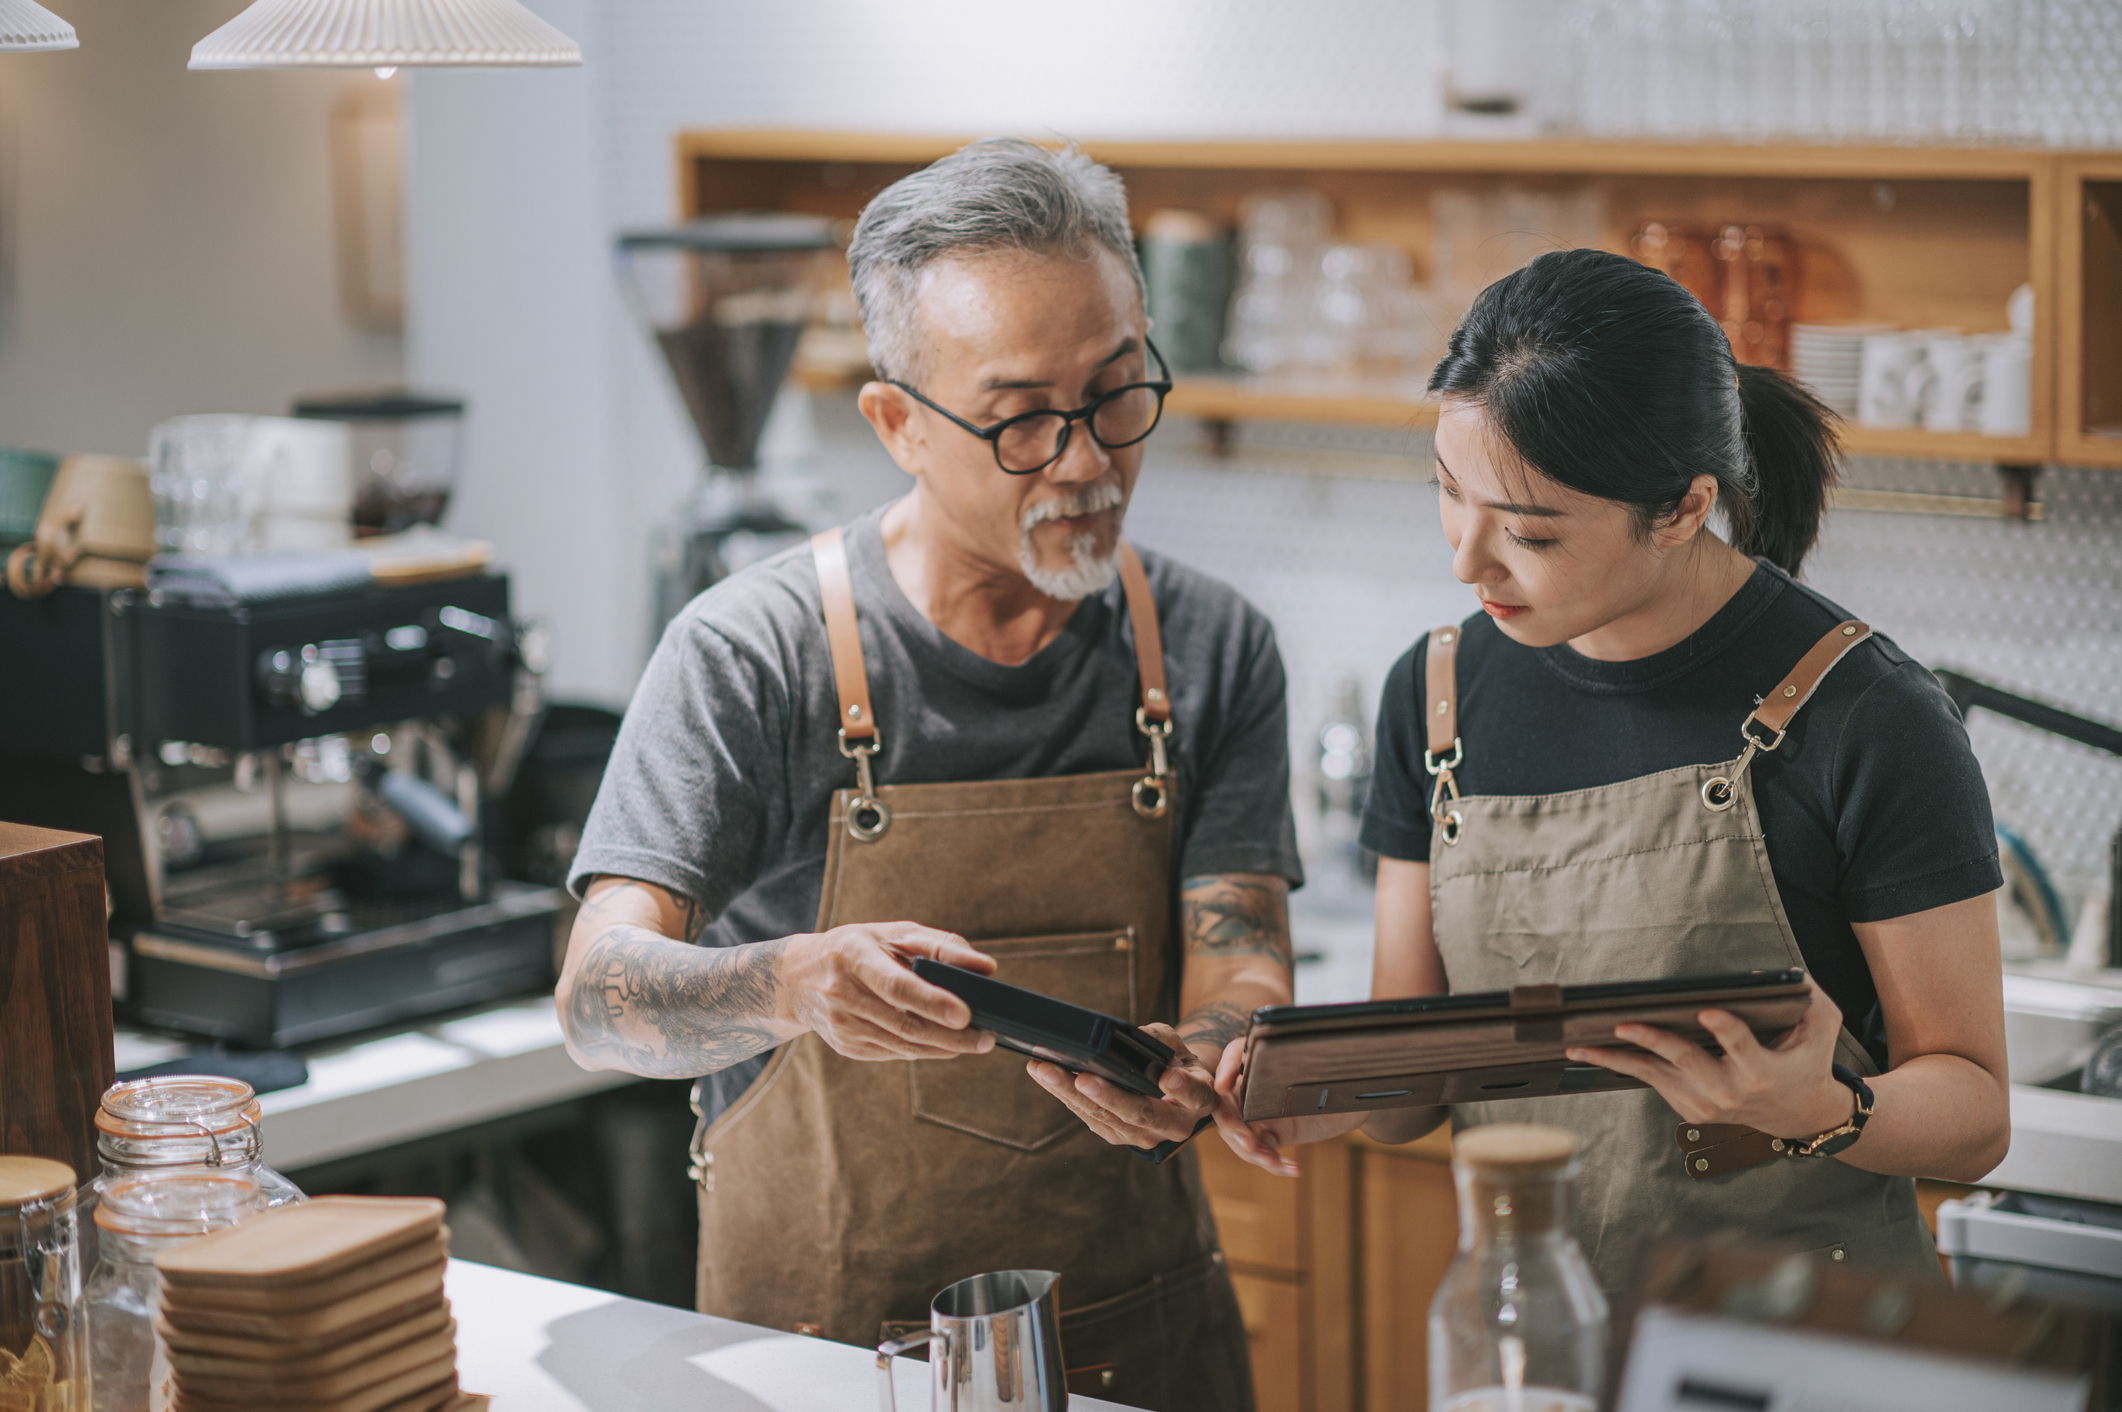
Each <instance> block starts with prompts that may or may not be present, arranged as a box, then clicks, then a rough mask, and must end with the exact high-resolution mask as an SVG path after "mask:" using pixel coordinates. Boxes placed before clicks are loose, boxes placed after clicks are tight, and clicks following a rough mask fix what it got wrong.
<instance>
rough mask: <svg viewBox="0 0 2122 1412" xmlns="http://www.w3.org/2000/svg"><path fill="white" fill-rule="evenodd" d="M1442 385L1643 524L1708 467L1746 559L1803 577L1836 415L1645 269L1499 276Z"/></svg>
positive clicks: (1529, 269) (1615, 266) (1829, 481)
mask: <svg viewBox="0 0 2122 1412" xmlns="http://www.w3.org/2000/svg"><path fill="white" fill-rule="evenodd" d="M1429 390H1430V391H1431V392H1434V393H1439V394H1441V395H1443V396H1446V397H1472V398H1477V399H1479V400H1480V401H1481V402H1482V404H1483V406H1484V408H1485V409H1486V411H1487V413H1488V418H1489V421H1490V424H1491V425H1493V426H1494V427H1495V428H1496V429H1497V430H1498V431H1500V432H1501V433H1502V434H1503V435H1504V437H1505V438H1506V439H1508V440H1509V442H1510V444H1511V445H1512V447H1514V448H1515V449H1516V450H1517V452H1518V454H1519V456H1521V457H1522V458H1523V459H1524V460H1525V463H1526V464H1527V465H1529V466H1531V467H1532V468H1533V469H1534V470H1536V471H1539V472H1540V473H1541V474H1542V475H1545V476H1547V477H1548V478H1550V479H1552V480H1556V481H1559V482H1561V483H1562V484H1563V485H1566V486H1569V487H1570V488H1572V489H1574V490H1580V491H1583V492H1584V493H1585V494H1587V495H1596V496H1598V497H1600V498H1601V499H1604V500H1615V501H1619V502H1620V503H1622V504H1624V505H1627V506H1629V507H1631V508H1632V509H1633V510H1634V511H1635V512H1636V517H1637V522H1638V524H1639V525H1641V526H1642V527H1643V528H1644V529H1645V530H1648V529H1649V528H1650V527H1651V526H1653V525H1655V524H1657V523H1659V522H1660V521H1662V520H1664V519H1665V518H1667V517H1668V516H1670V515H1671V514H1672V513H1673V512H1674V511H1675V510H1676V509H1678V508H1679V504H1680V501H1681V499H1682V498H1683V497H1684V496H1685V495H1686V494H1687V492H1688V488H1689V487H1690V486H1691V485H1692V484H1693V482H1694V478H1695V477H1696V476H1698V475H1704V474H1707V475H1711V476H1715V477H1716V478H1717V483H1718V487H1719V495H1718V503H1719V504H1721V505H1722V506H1723V508H1724V513H1725V518H1726V521H1727V523H1728V524H1729V525H1730V528H1731V536H1732V544H1733V546H1734V547H1735V548H1737V549H1739V550H1740V551H1741V552H1743V553H1747V554H1758V555H1760V556H1762V557H1763V558H1765V559H1767V560H1768V561H1769V562H1771V563H1773V564H1775V565H1776V566H1777V567H1779V568H1781V569H1783V570H1785V571H1786V572H1789V573H1793V574H1794V573H1796V572H1797V571H1798V565H1799V564H1800V563H1801V562H1802V561H1803V560H1804V558H1805V555H1806V551H1808V550H1810V549H1811V548H1812V546H1813V541H1814V540H1815V539H1817V538H1818V537H1819V533H1820V517H1821V515H1822V513H1823V512H1824V511H1825V510H1826V508H1827V492H1828V490H1829V489H1830V488H1831V487H1832V486H1833V485H1834V482H1835V474H1836V467H1835V431H1834V420H1835V419H1834V414H1833V413H1832V412H1830V411H1829V410H1828V409H1827V408H1826V407H1825V406H1823V405H1822V404H1821V403H1820V401H1819V399H1817V398H1815V397H1814V396H1813V395H1812V394H1811V393H1809V392H1807V391H1806V390H1805V389H1804V388H1802V387H1800V386H1798V384H1796V383H1794V382H1792V381H1791V380H1790V379H1788V378H1786V377H1784V376H1782V375H1781V374H1780V373H1777V372H1775V371H1774V370H1772V369H1769V368H1756V367H1744V366H1740V365H1739V364H1737V363H1736V362H1735V361H1734V360H1733V358H1732V353H1731V343H1730V341H1729V340H1728V339H1726V337H1725V336H1724V330H1723V328H1722V327H1720V326H1719V325H1718V323H1717V321H1716V319H1715V318H1714V317H1712V316H1711V314H1710V312H1709V311H1708V310H1707V309H1705V308H1703V307H1702V304H1701V302H1700V301H1699V300H1697V299H1696V298H1695V297H1694V296H1693V295H1692V294H1689V293H1688V292H1687V291H1686V290H1685V289H1683V288H1681V287H1680V286H1679V285H1678V284H1676V283H1674V282H1673V281H1672V280H1671V279H1670V278H1668V277H1667V276H1666V275H1663V274H1661V273H1659V272H1658V271H1656V270H1653V269H1651V268H1649V267H1648V266H1645V265H1639V264H1637V263H1636V262H1635V261H1634V260H1630V259H1627V258H1625V257H1623V256H1620V255H1609V254H1607V253H1605V252H1604V251H1599V250H1561V251H1555V252H1552V253H1549V254H1546V255H1542V256H1540V257H1539V258H1538V259H1536V260H1534V261H1533V262H1532V263H1531V264H1529V265H1527V266H1526V267H1525V268H1524V269H1522V270H1519V271H1518V272H1517V273H1516V274H1512V275H1506V276H1505V277H1504V278H1502V279H1500V280H1497V281H1496V282H1495V283H1494V284H1492V285H1490V286H1489V287H1488V288H1487V289H1484V290H1483V291H1481V296H1480V297H1479V298H1478V299H1476V300H1475V301H1474V305H1473V307H1472V308H1471V309H1469V310H1468V311H1467V314H1466V317H1465V318H1464V319H1462V320H1461V321H1460V323H1459V327H1458V328H1456V329H1454V330H1453V331H1452V336H1451V343H1450V344H1449V346H1448V347H1447V349H1446V351H1445V354H1444V357H1443V359H1442V360H1441V361H1440V362H1439V363H1438V364H1437V367H1436V370H1435V371H1434V372H1433V373H1431V374H1430V379H1429Z"/></svg>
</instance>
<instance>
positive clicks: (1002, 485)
mask: <svg viewBox="0 0 2122 1412" xmlns="http://www.w3.org/2000/svg"><path fill="white" fill-rule="evenodd" d="M916 300H917V309H918V312H919V316H920V322H919V326H918V336H919V337H920V339H921V341H922V363H921V366H920V368H919V370H918V372H917V375H916V378H915V379H909V381H910V382H912V383H913V385H914V386H916V387H918V388H920V390H921V392H922V394H923V395H924V396H926V397H928V398H930V399H931V400H932V401H934V402H936V403H937V404H938V405H939V406H943V407H947V408H949V409H950V410H951V411H952V412H954V413H956V414H957V415H958V416H960V417H963V418H964V419H965V420H967V421H969V422H971V423H973V424H974V425H975V426H981V427H988V426H993V425H994V424H995V423H997V422H999V421H1002V420H1004V419H1005V418H1009V417H1014V416H1017V415H1019V414H1020V413H1024V412H1033V411H1062V412H1069V411H1074V410H1075V409H1076V408H1078V407H1081V406H1083V405H1084V404H1085V403H1087V402H1089V401H1091V400H1092V399H1093V398H1095V397H1097V396H1099V395H1100V394H1102V393H1106V392H1110V391H1112V390H1113V389H1114V388H1118V387H1124V386H1126V385H1127V384H1129V383H1137V382H1146V381H1148V380H1149V378H1150V376H1151V374H1150V372H1149V371H1148V363H1147V359H1148V353H1147V351H1146V349H1145V346H1144V340H1145V338H1146V336H1147V332H1148V323H1147V319H1146V318H1145V316H1144V313H1143V308H1142V300H1141V296H1140V295H1138V294H1137V293H1136V291H1135V283H1134V280H1133V278H1132V277H1131V276H1130V275H1129V274H1128V272H1127V270H1126V268H1125V267H1124V266H1123V265H1122V264H1121V262H1120V260H1119V258H1118V257H1117V256H1115V255H1113V254H1112V253H1111V252H1110V251H1107V250H1105V249H1103V248H1100V249H1099V250H1098V251H1097V253H1096V254H1095V255H1094V256H1092V257H1090V258H1086V259H1073V258H1069V257H1067V256H1059V255H1030V254H1019V253H1014V252H1011V253H1003V254H991V255H976V256H968V257H962V258H952V259H944V260H939V261H937V262H936V263H934V264H932V265H930V266H928V268H927V269H925V270H923V271H922V273H921V276H920V279H919V283H918V284H917V286H916ZM884 391H885V392H886V393H887V394H888V395H891V396H895V397H901V398H903V406H904V408H905V409H907V410H906V412H905V416H904V420H903V423H901V424H900V425H899V428H898V431H897V434H896V435H894V434H893V432H892V431H891V430H889V429H888V428H887V427H886V425H885V424H884V423H882V422H880V424H879V430H880V431H883V432H884V433H885V441H886V444H887V445H888V446H890V447H891V449H892V452H893V455H894V456H895V458H896V459H897V460H898V461H899V464H900V465H901V466H902V467H904V468H905V469H906V470H907V471H908V472H910V473H911V474H913V475H915V476H917V477H918V478H919V479H920V481H921V483H922V486H923V489H924V490H925V492H926V493H927V495H928V497H929V499H930V501H931V503H932V505H933V507H934V508H935V509H936V510H937V511H939V512H940V513H941V515H942V516H943V518H944V519H945V520H946V521H947V522H948V523H949V525H950V528H951V530H952V531H953V537H954V538H956V539H958V540H959V542H960V544H961V545H962V546H963V547H964V548H965V549H967V550H969V551H970V552H971V553H972V554H974V555H975V556H977V557H978V558H979V559H980V560H981V561H982V562H984V563H986V564H988V565H991V566H993V567H995V568H1003V569H1013V570H1016V571H1017V572H1020V573H1022V574H1023V575H1024V576H1025V577H1026V578H1027V579H1029V580H1030V581H1031V582H1032V584H1033V586H1034V587H1036V588H1038V589H1039V590H1040V591H1041V592H1043V593H1045V594H1047V595H1048V596H1049V597H1053V598H1060V599H1079V598H1084V597H1088V596H1089V595H1090V594H1092V593H1096V592H1098V591H1100V590H1102V589H1103V588H1104V587H1105V585H1106V584H1108V583H1110V582H1111V581H1112V576H1113V572H1114V570H1113V555H1114V552H1115V550H1116V549H1117V547H1118V545H1119V541H1120V521H1121V519H1122V517H1123V516H1124V515H1125V514H1126V511H1127V502H1128V498H1129V497H1130V496H1131V495H1132V494H1133V493H1134V488H1135V477H1136V476H1137V475H1138V474H1139V473H1140V472H1141V469H1142V443H1139V442H1138V443H1136V444H1135V445H1133V446H1128V447H1123V448H1121V449H1119V450H1108V449H1106V448H1105V447H1103V446H1100V445H1099V444H1098V443H1097V441H1096V439H1095V438H1093V437H1092V436H1091V435H1090V430H1089V428H1088V426H1087V425H1086V424H1085V423H1083V422H1080V421H1079V422H1076V423H1073V424H1072V426H1071V429H1070V435H1069V439H1068V450H1067V451H1066V453H1065V454H1063V455H1062V457H1061V459H1060V460H1058V461H1056V462H1054V463H1053V464H1052V465H1050V466H1048V467H1047V468H1046V469H1045V470H1043V471H1037V472H1034V473H1032V474H1030V475H1009V474H1006V473H1005V472H1004V471H1003V470H1002V468H1001V467H1000V466H998V465H997V464H996V463H995V452H994V448H993V445H992V444H991V443H990V442H987V441H983V440H981V439H980V438H979V437H976V436H974V435H972V434H971V433H970V432H968V431H966V430H965V429H964V428H963V427H959V426H955V425H953V424H952V423H951V422H950V421H949V420H948V419H947V418H945V417H941V416H938V415H937V414H936V413H935V412H934V411H932V410H930V409H929V408H927V407H924V406H922V405H921V404H920V403H918V402H915V401H914V400H913V399H912V398H910V397H904V395H903V394H901V393H899V392H898V391H897V390H896V389H884ZM886 420H887V421H889V420H893V419H890V418H887V419H886Z"/></svg>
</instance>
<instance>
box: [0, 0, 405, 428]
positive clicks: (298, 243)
mask: <svg viewBox="0 0 2122 1412" xmlns="http://www.w3.org/2000/svg"><path fill="white" fill-rule="evenodd" d="M59 8H60V9H61V10H63V11H64V12H65V15H66V18H67V19H68V20H69V21H70V22H71V23H72V24H73V26H74V28H75V30H76V31H77V32H78V33H79V34H80V36H81V47H80V48H79V49H75V50H68V51H63V52H59V53H44V54H0V144H11V145H12V147H13V149H14V162H13V168H14V172H13V181H12V183H11V184H10V185H11V188H12V189H9V186H0V205H5V206H6V207H7V208H8V210H7V212H6V215H5V217H0V218H4V219H6V220H7V221H8V222H9V226H10V233H11V235H12V245H13V269H12V281H11V283H12V294H11V296H9V297H6V298H5V299H4V300H0V442H5V443H14V444H20V445H29V446H37V447H43V448H46V449H50V450H58V451H71V450H82V451H90V450H92V451H105V452H117V453H123V454H128V455H135V456H138V455H143V454H145V452H146V450H147V434H148V429H149V428H150V427H152V426H153V425H154V424H155V423H156V422H158V421H160V420H162V419H163V418H165V417H170V416H175V415H178V414H180V413H185V412H209V411H214V412H219V411H230V412H284V411H286V410H287V404H288V401H289V400H290V398H292V397H294V396H295V395H297V394H299V393H305V392H313V391H318V390H324V389H336V388H343V387H348V386H353V385H362V384H374V383H380V382H387V381H394V380H396V379H397V378H399V377H400V376H402V356H403V355H402V347H401V341H400V340H399V338H398V337H397V336H396V335H394V334H377V333H371V332H364V331H362V330H359V329H356V328H354V327H352V326H351V325H349V324H348V323H347V322H346V321H345V320H344V319H343V318H342V317H341V316H340V314H339V310H338V303H337V300H338V294H337V286H336V283H335V276H334V273H333V263H332V225H331V220H332V213H331V190H330V165H329V149H328V131H329V127H328V124H329V117H330V112H331V108H332V105H333V102H334V100H335V99H336V97H337V95H338V94H339V92H340V91H341V89H342V88H344V87H345V86H346V85H347V84H350V83H359V82H367V83H374V82H375V81H376V80H375V79H374V78H373V77H372V76H369V75H367V74H365V73H364V74H362V75H361V76H359V77H356V76H354V75H350V74H346V73H191V72H188V71H187V70H186V69H185V61H186V60H187V58H189V56H190V53H191V46H192V44H193V43H194V42H196V41H197V40H198V39H200V38H202V37H203V36H204V35H206V34H207V33H208V31H210V30H212V29H214V28H215V27H216V26H218V25H220V24H222V23H224V22H225V21H226V20H227V19H228V18H229V17H230V16H231V15H233V14H234V13H235V12H236V11H237V10H238V9H239V8H240V5H239V4H238V3H236V0H150V2H149V3H142V2H141V0H67V3H65V4H63V5H61V6H60V7H59ZM6 166H7V163H5V162H4V161H0V171H4V170H5V168H6Z"/></svg>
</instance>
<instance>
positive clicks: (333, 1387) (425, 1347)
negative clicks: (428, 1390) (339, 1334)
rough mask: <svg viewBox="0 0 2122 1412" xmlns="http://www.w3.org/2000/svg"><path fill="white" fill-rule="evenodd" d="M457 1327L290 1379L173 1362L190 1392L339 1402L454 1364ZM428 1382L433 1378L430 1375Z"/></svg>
mask: <svg viewBox="0 0 2122 1412" xmlns="http://www.w3.org/2000/svg"><path fill="white" fill-rule="evenodd" d="M456 1359H457V1333H456V1330H455V1329H453V1328H451V1329H444V1330H442V1331H441V1332H440V1333H432V1334H428V1335H427V1336H426V1337H424V1338H416V1339H414V1340H413V1341H412V1342H410V1343H407V1344H401V1345H400V1346H399V1347H397V1348H393V1349H390V1350H388V1351H386V1352H384V1353H382V1354H380V1355H378V1356H377V1357H374V1358H369V1359H364V1360H363V1361H361V1362H359V1363H356V1364H353V1365H352V1366H350V1367H345V1368H338V1369H335V1370H333V1371H332V1372H329V1373H324V1374H322V1375H320V1376H317V1377H313V1378H304V1379H301V1380H299V1381H294V1382H281V1381H278V1380H274V1381H270V1382H264V1381H260V1380H258V1379H256V1378H251V1377H217V1376H210V1375H207V1374H202V1373H194V1372H188V1371H186V1369H185V1368H184V1367H183V1366H181V1365H177V1364H175V1363H174V1362H173V1364H172V1366H173V1367H175V1369H176V1374H177V1385H178V1386H179V1387H181V1388H183V1389H184V1391H185V1394H186V1395H187V1396H190V1397H198V1398H210V1399H213V1400H215V1401H218V1402H242V1401H245V1400H246V1399H248V1400H251V1401H254V1402H331V1403H339V1402H343V1401H345V1400H346V1399H347V1398H349V1397H352V1396H354V1395H355V1394H356V1393H361V1392H365V1391H367V1390H368V1389H369V1388H372V1387H374V1386H376V1385H377V1384H378V1383H385V1382H393V1381H395V1380H397V1379H399V1378H402V1377H405V1376H407V1375H408V1374H411V1373H417V1372H419V1371H421V1370H422V1369H427V1368H432V1367H433V1366H435V1364H436V1363H437V1362H438V1361H442V1362H446V1365H447V1369H448V1371H450V1372H455V1371H456V1368H457V1363H456ZM279 1366H280V1365H278V1364H275V1363H261V1364H258V1365H256V1367H257V1368H259V1369H264V1370H266V1371H268V1372H272V1371H277V1370H278V1369H279ZM428 1381H429V1382H433V1381H434V1378H432V1377H430V1378H429V1379H428Z"/></svg>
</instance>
